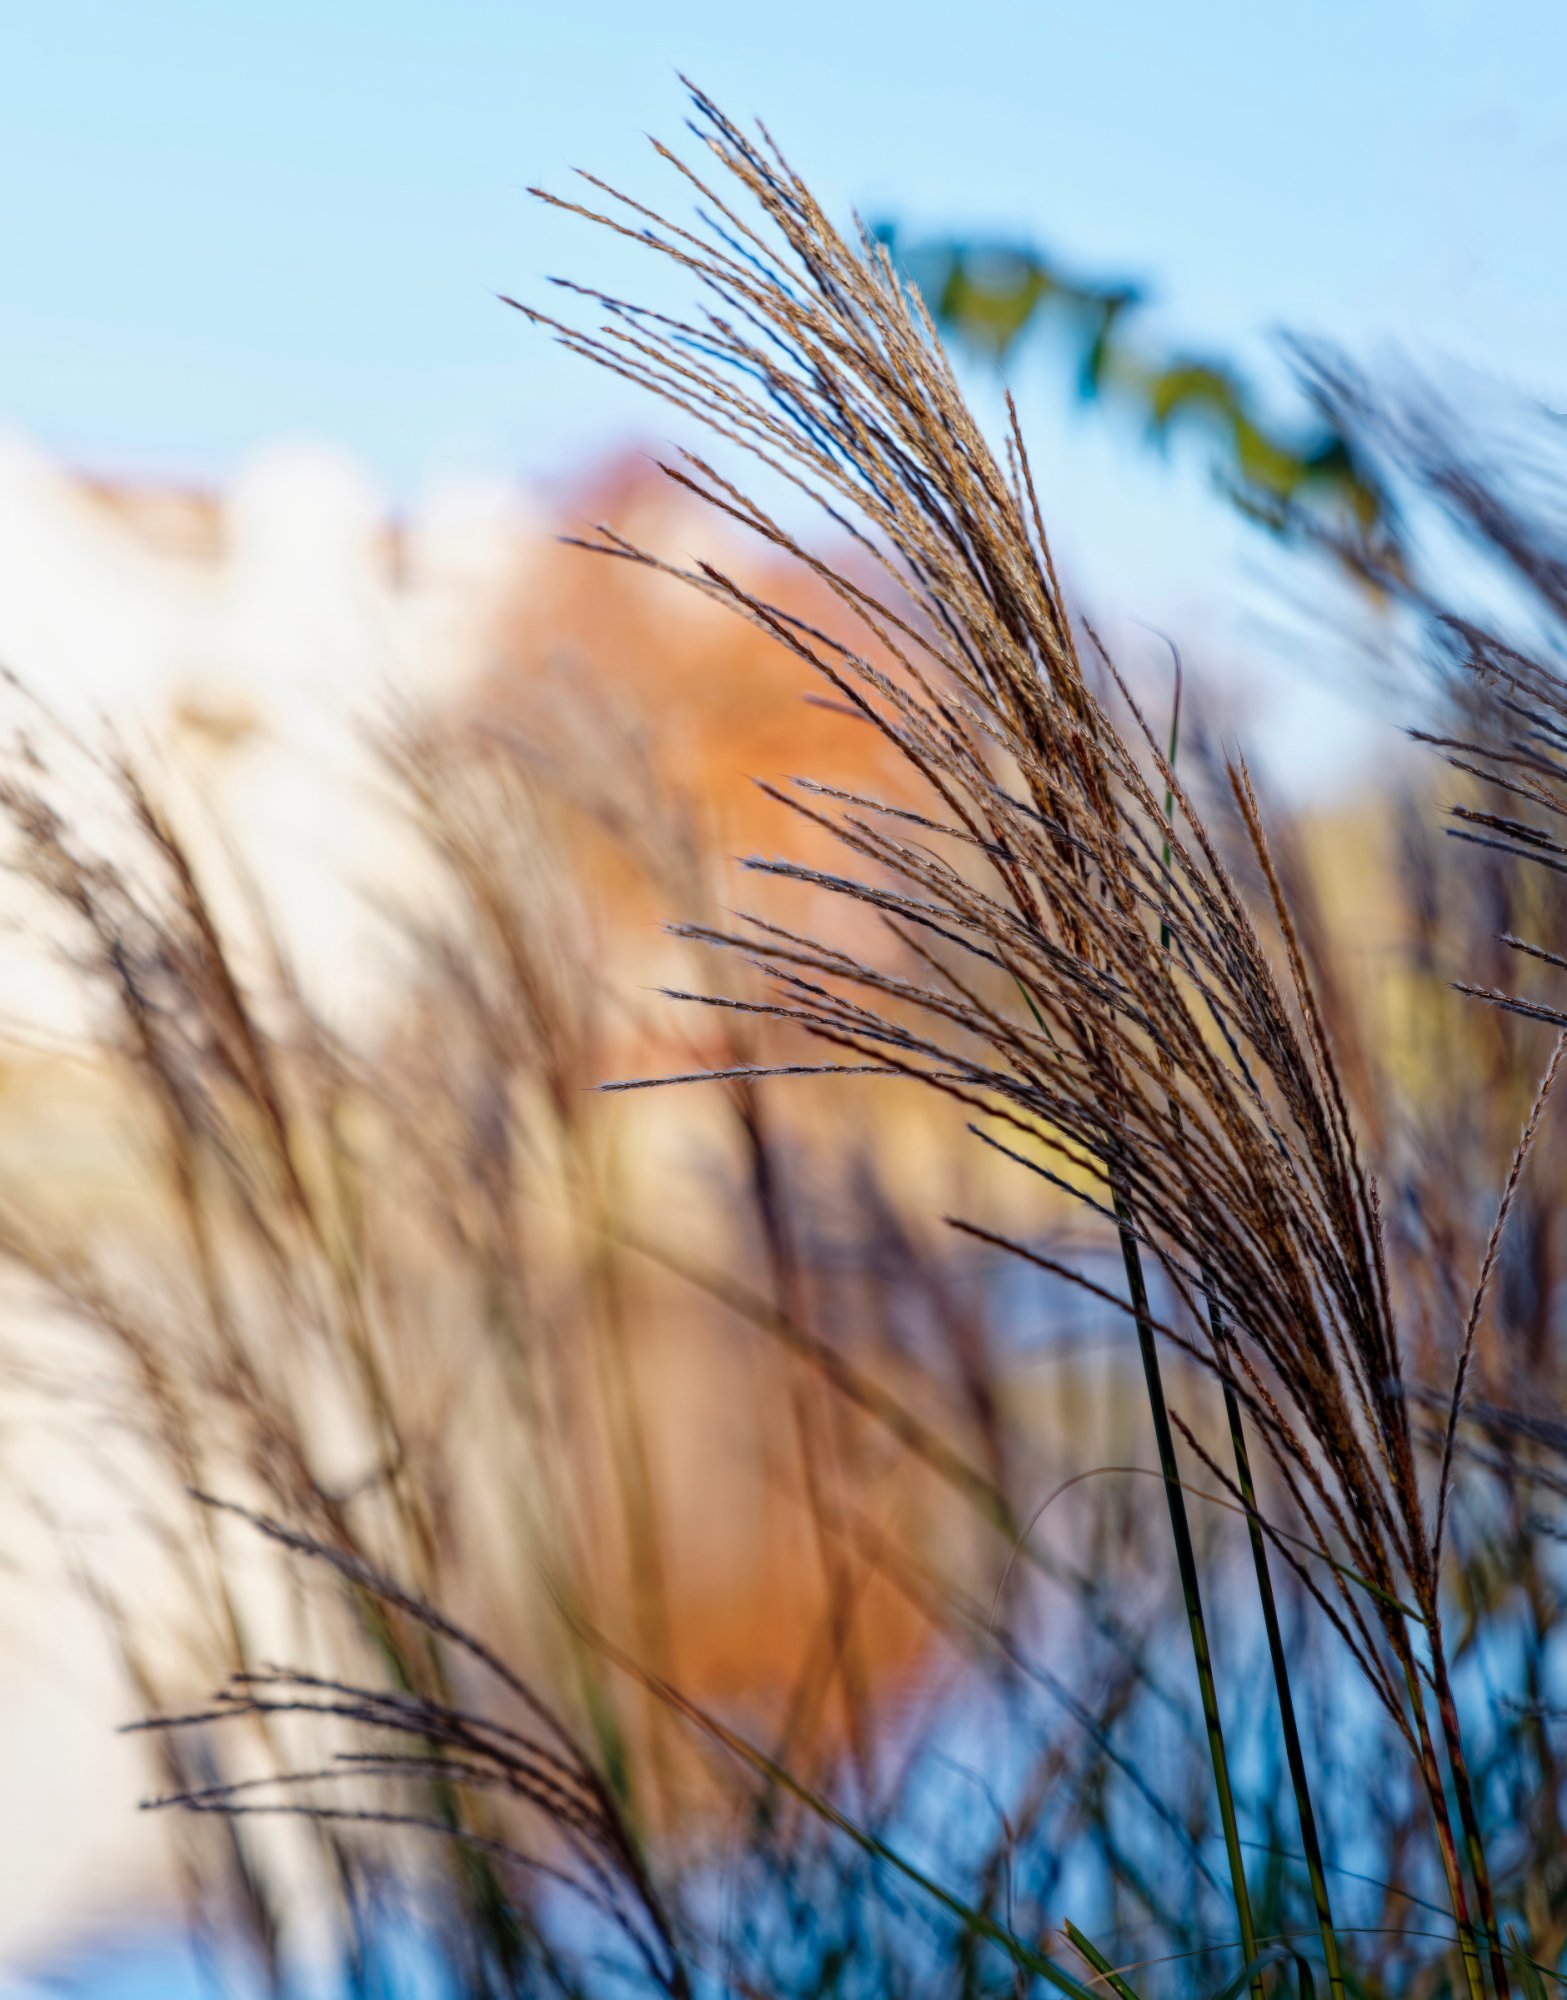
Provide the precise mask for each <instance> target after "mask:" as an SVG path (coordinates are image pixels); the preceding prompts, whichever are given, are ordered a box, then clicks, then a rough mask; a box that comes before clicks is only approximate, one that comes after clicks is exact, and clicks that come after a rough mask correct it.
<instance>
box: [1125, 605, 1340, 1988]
mask: <svg viewBox="0 0 1567 2000" xmlns="http://www.w3.org/2000/svg"><path fill="white" fill-rule="evenodd" d="M1159 636H1160V637H1161V638H1164V639H1165V644H1166V645H1167V646H1168V647H1169V648H1170V653H1171V656H1172V658H1173V659H1174V661H1175V694H1174V698H1173V700H1172V701H1171V704H1170V753H1169V766H1170V769H1171V771H1172V772H1173V771H1174V769H1175V760H1176V757H1177V755H1178V754H1179V752H1180V747H1181V692H1182V685H1183V681H1184V673H1183V669H1182V665H1181V654H1180V648H1179V647H1178V646H1177V645H1176V644H1175V642H1174V640H1173V639H1169V638H1165V635H1164V634H1163V633H1161V634H1160V635H1159ZM1174 811H1175V794H1174V790H1173V788H1172V787H1167V788H1166V790H1165V794H1164V822H1165V828H1166V833H1165V841H1164V866H1165V868H1166V869H1168V868H1169V866H1170V839H1169V831H1168V829H1169V827H1170V825H1171V823H1172V817H1173V814H1174ZM1159 944H1160V948H1161V949H1162V950H1163V951H1165V952H1166V953H1168V951H1169V949H1170V926H1169V920H1168V917H1167V916H1166V917H1162V918H1161V919H1160V923H1159ZM1202 1276H1203V1296H1204V1299H1205V1300H1206V1302H1207V1306H1208V1326H1209V1331H1210V1333H1211V1334H1212V1337H1213V1348H1214V1354H1215V1357H1216V1359H1217V1360H1218V1363H1219V1370H1220V1374H1221V1377H1222V1379H1223V1382H1224V1413H1225V1415H1226V1417H1227V1418H1228V1419H1229V1425H1230V1444H1231V1447H1232V1449H1233V1451H1234V1454H1235V1477H1236V1483H1237V1486H1238V1488H1239V1491H1240V1496H1241V1501H1242V1504H1243V1505H1244V1507H1245V1509H1246V1532H1247V1534H1248V1536H1249V1537H1250V1540H1251V1558H1252V1565H1253V1567H1254V1568H1255V1570H1256V1572H1257V1595H1258V1597H1259V1598H1260V1599H1261V1600H1262V1622H1263V1627H1264V1630H1265V1631H1266V1633H1267V1636H1268V1658H1269V1660H1270V1662H1271V1663H1272V1667H1273V1685H1274V1688H1275V1691H1276V1692H1277V1695H1278V1702H1279V1724H1280V1729H1281V1732H1282V1734H1283V1737H1284V1753H1285V1756H1286V1758H1287V1760H1288V1762H1289V1772H1290V1784H1291V1786H1292V1788H1293V1789H1294V1793H1295V1809H1296V1813H1297V1815H1298V1817H1299V1819H1300V1839H1301V1846H1302V1848H1303V1850H1304V1852H1305V1856H1306V1874H1307V1877H1308V1878H1309V1880H1310V1883H1311V1900H1312V1902H1313V1904H1314V1905H1315V1907H1316V1912H1317V1929H1318V1931H1319V1932H1320V1934H1321V1937H1322V1956H1323V1960H1324V1962H1325V1963H1326V1966H1327V1971H1328V1987H1329V1990H1330V1991H1331V1993H1332V1995H1333V2000H1344V1965H1343V1960H1342V1958H1341V1956H1340V1954H1339V1948H1338V1935H1337V1933H1336V1932H1335V1930H1334V1928H1333V1905H1332V1902H1331V1900H1330V1898H1329V1895H1328V1878H1327V1871H1326V1869H1325V1868H1324V1866H1323V1862H1322V1843H1321V1840H1320V1838H1319V1837H1318V1834H1317V1815H1316V1813H1315V1811H1314V1810H1313V1807H1312V1803H1311V1786H1310V1784H1309V1782H1308V1780H1307V1776H1306V1758H1305V1753H1304V1751H1303V1749H1302V1748H1301V1741H1300V1728H1299V1725H1298V1723H1297V1722H1296V1719H1295V1697H1294V1694H1293V1692H1292V1691H1291V1688H1290V1676H1289V1662H1288V1661H1287V1660H1286V1658H1285V1656H1284V1634H1283V1631H1282V1629H1281V1628H1280V1625H1279V1609H1278V1604H1277V1602H1276V1600H1275V1598H1274V1595H1273V1575H1272V1571H1271V1569H1270V1567H1269V1564H1268V1544H1267V1540H1266V1538H1265V1536H1264V1535H1263V1532H1262V1522H1261V1519H1260V1517H1259V1515H1258V1513H1257V1490H1256V1484H1255V1481H1254V1480H1253V1479H1252V1474H1251V1452H1250V1450H1249V1449H1248V1447H1247V1444H1246V1430H1245V1425H1244V1423H1243V1421H1242V1417H1241V1406H1240V1398H1239V1397H1238V1396H1237V1395H1236V1393H1235V1383H1234V1378H1233V1377H1232V1375H1231V1373H1230V1369H1229V1334H1228V1331H1227V1329H1226V1327H1225V1324H1224V1315H1223V1313H1222V1311H1221V1310H1220V1308H1219V1304H1218V1301H1217V1300H1216V1299H1215V1297H1214V1292H1213V1286H1212V1284H1211V1283H1210V1282H1209V1280H1208V1273H1207V1272H1206V1271H1205V1272H1204V1273H1203V1274H1202Z"/></svg>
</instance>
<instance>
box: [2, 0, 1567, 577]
mask: <svg viewBox="0 0 1567 2000" xmlns="http://www.w3.org/2000/svg"><path fill="white" fill-rule="evenodd" d="M677 67H684V68H687V69H689V70H690V71H691V72H692V73H693V74H694V75H695V76H696V77H697V78H698V79H699V80H700V81H701V82H702V83H703V84H704V85H705V87H707V88H708V89H710V90H711V91H712V92H713V93H714V94H715V95H716V96H718V97H719V98H720V100H721V101H722V102H724V103H725V104H726V106H727V107H729V108H730V109H732V110H734V111H735V112H737V113H749V112H760V113H762V114H764V115H765V116H766V118H767V119H768V121H769V123H770V124H771V125H772V127H773V129H774V131H775V133H776V134H777V135H778V136H779V138H780V139H781V140H782V141H783V143H784V144H785V146H786V148H787V150H789V151H790V152H791V153H792V154H793V155H794V156H795V158H796V160H797V162H798V164H799V165H801V166H802V167H803V168H805V169H806V170H807V171H808V172H809V173H810V174H811V175H812V176H813V178H814V179H815V181H816V183H817V185H818V187H819V188H820V190H821V191H822V192H823V193H824V194H825V196H826V197H827V198H828V200H829V201H830V202H832V203H834V204H837V205H840V206H842V207H844V208H846V207H847V206H848V205H849V204H850V203H858V204H859V205H860V206H861V207H862V208H863V209H864V210H865V211H867V212H868V213H870V214H872V215H878V216H879V215H886V214H896V215H897V216H899V217H900V218H901V219H903V220H904V221H905V222H906V223H908V224H909V225H910V226H911V227H916V228H917V227H920V226H925V225H929V226H932V227H939V226H941V225H944V224H947V225H950V224H957V225H960V226H970V225H974V226H979V227H996V228H1000V229H1007V230H1012V231H1016V232H1018V233H1021V234H1027V235H1031V236H1033V237H1035V238H1037V239H1038V240H1039V242H1040V243H1041V244H1043V245H1045V246H1047V247H1049V248H1050V249H1052V250H1054V251H1056V252H1057V253H1059V254H1061V255H1062V256H1064V257H1066V258H1068V259H1071V260H1074V261H1075V262H1077V263H1078V264H1079V265H1080V266H1082V267H1083V268H1085V269H1088V270H1092V271H1104V272H1108V273H1115V274H1133V275H1139V276H1144V277H1146V278H1148V279H1150V280H1152V281H1154V283H1155V285H1156V287H1157V289H1158V292H1159V296H1160V299H1161V308H1160V314H1161V317H1160V325H1161V327H1162V328H1163V330H1164V331H1166V332H1167V333H1168V334H1169V336H1170V337H1171V338H1172V339H1179V340H1184V341H1190V342H1193V343H1196V344H1199V345H1208V344H1211V345H1213V346H1216V347H1218V348H1219V349H1221V350H1224V349H1231V350H1239V351H1241V352H1243V353H1245V354H1248V355H1253V356H1261V355H1262V354H1263V352H1264V350H1263V345H1262V343H1263V341H1264V338H1265V336H1266V334H1267V332H1268V330H1269V329H1270V328H1272V327H1275V326H1278V325H1288V326H1293V327H1296V328H1302V329H1306V330H1311V331H1319V332H1327V333H1331V334H1334V335H1337V336H1338V337H1340V338H1342V339H1343V340H1345V341H1347V342H1348V343H1349V344H1350V345H1351V347H1352V348H1354V349H1355V350H1357V351H1358V352H1360V353H1361V354H1375V353H1377V352H1379V351H1381V350H1383V349H1385V347H1386V346H1387V345H1388V344H1389V343H1396V344H1399V345H1402V346H1403V347H1406V348H1410V349H1413V350H1414V351H1415V352H1416V353H1417V354H1419V355H1426V356H1429V355H1439V356H1444V357H1456V358H1457V359H1459V360H1461V361H1469V362H1473V363H1476V364H1479V365H1482V366H1484V367H1485V368H1486V369H1488V370H1489V371H1490V372H1492V373H1493V374H1498V375H1500V376H1501V377H1503V378H1504V379H1505V380H1507V381H1509V382H1511V383H1514V384H1516V385H1518V386H1519V387H1521V388H1523V389H1525V390H1527V391H1529V392H1531V393H1539V394H1541V395H1544V396H1546V397H1547V398H1549V399H1551V400H1553V401H1563V400H1567V277H1564V273H1567V254H1564V253H1567V121H1564V119H1563V116H1562V105H1563V96H1562V78H1563V76H1564V75H1567V8H1564V7H1562V6H1561V5H1560V4H1559V0H1514V4H1510V5H1507V6H1503V7H1496V6H1489V7H1488V6H1482V5H1479V4H1469V0H1380V3H1379V0H1362V4H1358V5H1353V4H1339V0H1328V3H1327V4H1323V0H1313V4H1310V5H1304V6H1297V7H1281V6H1267V5H1257V4H1255V0H1249V4H1239V0H1187V4H1185V5H1183V6H1179V7H1176V6H1170V5H1168V4H1166V3H1165V0H1121V4H1117V3H1116V0H1096V4H1091V5H1090V4H1084V0H1074V4H1070V5H1068V4H1061V0H1032V4H1013V3H1012V0H1008V4H1002V0H961V3H960V0H951V4H945V5H936V4H929V0H908V4H903V5H893V4H890V0H856V4H845V0H832V4H827V0H790V4H787V5H779V6H761V5H757V4H755V0H732V4H729V5H720V4H715V0H663V4H651V5H650V4H636V5H632V4H628V0H605V4H599V5H588V4H573V0H549V4H542V0H373V4H372V0H308V4H306V3H305V0H267V4H264V5H262V4H256V0H251V4H246V3H245V0H134V4H132V0H43V4H34V5H28V6H24V5H15V6H12V7H10V8H8V9H6V10H5V26H4V28H3V30H0V243H3V245H4V254H3V255H0V421H9V422H11V423H14V424H16V425H18V426H20V427H21V428H22V429H23V430H24V431H25V432H27V433H29V434H30V435H32V436H33V437H34V438H36V439H37V440H38V441H40V442H41V443H43V444H44V445H46V446H47V447H49V448H50V449H52V450H54V451H57V452H59V453H62V454H64V455H66V456H68V457H70V458H72V459H74V460H76V461H79V462H82V463H86V464H90V465H97V466H103V467H109V468H123V469H134V470H143V471H147V472H170V473H175V474H183V475H195V476H200V477H214V478H217V477H222V476H223V475H224V474H226V473H227V472H228V471H229V470H231V469H232V468H233V467H234V465H235V464H236V463H238V462H239V460H240V459H241V458H242V457H243V456H244V454H245V453H246V452H247V451H249V450H251V449H253V448H254V447H256V446H257V445H259V444H261V443H264V442H266V441H268V440H271V439H274V438H276V437H278V436H280V435H290V436H292V435H299V434H305V435H310V436H317V437H327V438H331V439H334V440H337V441H339V442H340V443H342V444H343V445H345V446H346V447H347V448H349V449H350V450H351V451H352V452H354V453H355V454H356V455H357V456H359V457H360V458H361V459H362V460H363V461H365V462H366V463H367V465H368V466H369V467H370V468H371V469H372V470H373V472H374V474H375V476H376V477H377V478H378V479H379V480H380V481H381V482H382V483H383V484H384V486H385V487H386V488H387V490H388V491H389V492H390V493H391V494H392V495H394V496H396V497H400V498H411V497H413V496H415V495H416V494H417V492H418V491H419V490H420V488H421V487H422V486H423V485H424V484H425V483H426V482H428V481H429V480H430V479H432V478H435V477H440V476H445V475H450V474H454V473H468V472H486V473H495V472H500V473H504V474H513V473H520V474H523V475H528V476H534V475H551V474H554V473H557V472H559V471H561V470H562V469H563V468H566V467H568V466H570V465H571V464H573V463H574V462H577V461H579V460H580V457H581V454H582V453H583V452H584V451H585V450H593V449H598V448H600V447H603V446H605V445H607V444H609V443H610V442H611V441H614V440H617V439H623V438H624V437H625V436H627V435H628V434H629V433H638V434H640V435H641V436H643V437H658V436H661V435H662V434H664V433H665V432H666V431H667V430H668V428H669V424H668V421H667V420H665V419H662V418H660V417H659V416H658V415H657V414H656V413H654V412H651V411H648V410H646V409H644V408H643V407H642V406H641V405H639V404H637V403H635V402H634V400H633V398H632V394H631V392H629V391H625V392H622V391H620V390H619V389H618V388H617V387H615V385H612V384H610V383H608V382H606V381H603V380H597V379H594V378H592V377H590V376H588V375H587V374H585V373H584V372H582V371H581V370H580V368H579V367H578V366H577V365H576V364H574V363H572V362H570V361H569V360H568V359H567V358H566V357H565V356H562V355H559V354H557V353H555V352H553V351H552V350H551V349H550V348H549V347H548V346H547V345H546V344H545V343H544V342H543V341H542V340H541V339H540V338H539V337H538V336H537V335H536V334H534V333H532V332H530V331H529V329H528V328H527V327H526V326H525V325H524V323H523V322H522V321H521V320H520V319H519V318H518V317H517V316H516V315H514V314H511V313H508V312H506V311H505V310H504V309H503V308H502V307H500V306H499V305H497V304H496V302H495V299H494V296H493V295H494V293H495V292H496V291H499V290H503V289H504V290H511V291H519V292H523V293H527V294H530V295H533V296H538V295H539V294H540V292H541V289H542V286H541V280H542V277H543V275H544V273H545V272H547V271H550V270H556V269H566V270H570V271H575V272H579V273H583V272H586V271H588V270H591V272H592V274H593V275H594V276H595V277H597V278H600V279H602V280H603V281H604V282H605V283H606V284H607V285H609V286H611V287H619V286H622V285H632V286H635V285H639V284H642V283H643V282H645V280H644V278H643V276H642V274H641V273H640V270H639V269H638V267H637V264H636V259H637V253H636V252H635V251H634V250H626V251H615V250H613V249H612V248H610V247H609V246H607V245H603V244H593V243H590V242H588V241H585V240H584V237H583V235H582V233H581V232H580V231H572V230H563V228H562V226H561V224H560V222H559V220H558V219H555V218H551V217H549V216H547V215H545V214H543V213H542V212H540V211H539V210H538V209H537V208H536V206H535V205H533V204H531V203H530V202H529V201H528V200H527V198H526V196H525V194H524V192H523V190H524V188H525V187H526V185H527V183H528V182H530V181H533V180H538V179H543V180H547V181H549V182H550V183H551V184H553V185H555V186H563V185H565V184H566V181H567V168H568V167H569V165H570V164H572V163H577V162H580V163H582V164H586V165H591V166H593V167H594V168H596V169H597V170H599V171H602V172H604V173H606V174H607V175H608V176H609V177H611V178H615V179H618V180H619V181H620V182H621V184H622V185H624V186H625V187H627V188H628V190H630V191H632V192H634V193H637V194H641V195H648V194H653V193H660V194H662V193H664V192H667V190H668V180H667V176H666V174H665V171H664V170H663V169H661V168H660V167H659V166H658V164H657V162H656V161H654V160H653V159H652V157H651V155H650V153H649V152H648V150H647V148H646V145H645V143H644V142H643V140H642V138H641V134H642V133H643V132H644V131H645V130H657V131H659V132H661V133H663V134H670V133H672V132H674V131H675V130H676V129H677V128H678V125H679V121H680V118H681V116H682V112H683V105H682V99H681V96H680V92H679V89H678V86H677V84H676V82H675V77H674V71H675V70H676V68H677ZM1016 372H1017V375H1018V377H1019V386H1020V387H1021V389H1022V391H1023V394H1024V400H1025V406H1026V408H1027V410H1028V411H1029V413H1030V415H1031V417H1032V419H1033V425H1034V429H1035V431H1036V434H1037V438H1038V442H1039V445H1040V451H1041V457H1042V459H1043V460H1044V461H1045V473H1046V481H1047V485H1048V487H1049V489H1050V491H1051V492H1052V494H1053V496H1054V499H1055V505H1056V511H1057V514H1058V516H1060V517H1062V519H1061V525H1060V527H1059V529H1058V532H1059V534H1060V535H1061V538H1062V541H1063V546H1064V549H1065V552H1066V554H1067V556H1068V557H1069V559H1071V560H1072V562H1073V563H1074V565H1075V567H1076V571H1077V573H1078V574H1079V576H1080V577H1081V578H1083V579H1084V580H1085V581H1086V583H1087V584H1088V586H1089V587H1090V588H1091V589H1092V590H1094V591H1100V592H1103V591H1111V590H1113V591H1115V592H1117V593H1118V594H1119V596H1120V598H1121V599H1122V600H1123V603H1124V608H1128V609H1133V610H1137V611H1140V612H1142V613H1143V614H1144V615H1147V616H1151V617H1155V616H1157V617H1169V616H1171V615H1178V614H1180V613H1181V612H1182V611H1183V610H1184V609H1185V608H1187V607H1189V606H1190V605H1193V604H1198V603H1202V602H1204V601H1206V600H1208V599H1209V598H1210V597H1214V596H1219V595H1222V594H1223V593H1224V590H1225V585H1226V578H1227V577H1228V576H1230V575H1231V574H1232V573H1233V572H1234V571H1235V569H1236V567H1237V566H1238V565H1240V564H1242V563H1244V562H1245V560H1246V559H1247V558H1246V549H1247V548H1248V547H1250V546H1251V543H1250V539H1249V537H1248V536H1247V535H1246V534H1245V532H1244V531H1241V530H1238V529H1237V528H1236V527H1235V526H1234V525H1233V523H1230V522H1228V521H1227V520H1225V519H1223V518H1222V517H1221V510H1219V509H1218V508H1216V507H1213V508H1210V507H1207V506H1205V505H1203V504H1202V503H1201V496H1202V491H1203V480H1202V477H1201V475H1200V474H1199V473H1198V472H1197V471H1196V470H1195V469H1194V468H1188V469H1187V470H1185V471H1181V470H1177V472H1176V473H1175V474H1173V475H1167V474H1164V473H1161V472H1160V471H1159V470H1158V469H1157V468H1155V467H1153V466H1151V465H1149V464H1147V463H1146V462H1145V461H1144V460H1143V458H1142V457H1141V455H1140V454H1139V453H1138V451H1137V450H1136V449H1135V447H1134V445H1133V444H1132V442H1131V441H1130V440H1129V439H1123V438H1116V437H1114V436H1113V435H1106V433H1105V432H1104V431H1103V429H1102V427H1100V426H1099V425H1097V424H1095V423H1090V422H1087V421H1085V420H1084V419H1083V417H1082V416H1081V414H1080V413H1075V412H1072V411H1071V410H1070V409H1069V408H1068V407H1067V400H1066V396H1065V392H1064V387H1063V385H1062V383H1061V380H1060V377H1059V373H1058V372H1057V371H1055V370H1054V369H1053V368H1052V367H1051V365H1050V363H1049V362H1048V360H1047V359H1046V357H1045V356H1044V355H1042V354H1036V355H1034V356H1032V357H1022V358H1020V359H1019V361H1018V362H1017V363H1016ZM1172 500H1173V501H1174V502H1175V503H1176V504H1175V505H1174V506H1172V504H1171V503H1172Z"/></svg>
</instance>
